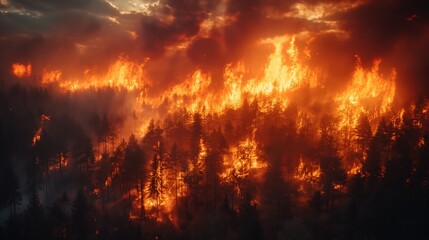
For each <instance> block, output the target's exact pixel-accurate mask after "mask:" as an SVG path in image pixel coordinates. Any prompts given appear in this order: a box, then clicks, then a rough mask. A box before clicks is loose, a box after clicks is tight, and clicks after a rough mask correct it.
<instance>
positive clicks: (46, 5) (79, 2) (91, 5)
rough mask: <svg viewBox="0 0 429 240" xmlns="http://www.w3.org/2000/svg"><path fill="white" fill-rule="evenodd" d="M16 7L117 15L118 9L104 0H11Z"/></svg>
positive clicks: (42, 10)
mask: <svg viewBox="0 0 429 240" xmlns="http://www.w3.org/2000/svg"><path fill="white" fill-rule="evenodd" d="M10 4H11V5H12V6H15V7H17V8H24V9H28V10H34V11H39V12H42V13H45V12H51V11H62V10H65V9H66V10H82V11H88V12H92V13H94V14H103V15H118V14H119V11H118V9H116V8H115V7H114V6H112V5H111V4H109V3H108V2H107V1H105V0H90V1H88V0H37V1H34V0H11V1H10Z"/></svg>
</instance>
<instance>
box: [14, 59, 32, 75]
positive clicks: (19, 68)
mask: <svg viewBox="0 0 429 240" xmlns="http://www.w3.org/2000/svg"><path fill="white" fill-rule="evenodd" d="M12 74H13V75H15V76H16V77H19V78H23V77H30V76H31V64H27V65H25V64H21V63H14V64H12Z"/></svg>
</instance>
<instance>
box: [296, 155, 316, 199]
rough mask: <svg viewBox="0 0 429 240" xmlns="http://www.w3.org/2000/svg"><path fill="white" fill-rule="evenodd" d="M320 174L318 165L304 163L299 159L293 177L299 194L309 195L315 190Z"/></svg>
mask: <svg viewBox="0 0 429 240" xmlns="http://www.w3.org/2000/svg"><path fill="white" fill-rule="evenodd" d="M320 174H321V171H320V166H319V165H318V164H315V163H311V162H309V161H305V160H304V159H303V158H302V157H301V158H300V159H299V165H298V168H297V169H296V171H295V176H294V178H295V180H296V181H297V183H298V186H299V188H298V191H299V192H301V193H311V192H312V191H313V190H314V189H315V188H317V185H318V182H319V178H320Z"/></svg>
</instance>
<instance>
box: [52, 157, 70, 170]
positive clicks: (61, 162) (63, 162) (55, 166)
mask: <svg viewBox="0 0 429 240" xmlns="http://www.w3.org/2000/svg"><path fill="white" fill-rule="evenodd" d="M68 165H69V159H68V158H66V157H65V156H64V153H60V158H59V161H58V162H56V163H55V164H53V165H51V166H49V171H54V170H59V169H60V168H64V167H67V166H68Z"/></svg>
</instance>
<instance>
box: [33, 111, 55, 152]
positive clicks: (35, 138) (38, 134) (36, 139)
mask: <svg viewBox="0 0 429 240" xmlns="http://www.w3.org/2000/svg"><path fill="white" fill-rule="evenodd" d="M49 120H51V117H50V116H48V115H44V114H42V116H41V117H40V125H39V127H38V128H37V130H36V133H35V134H34V136H33V141H32V145H33V146H35V145H36V143H37V142H39V141H40V138H41V135H42V131H43V125H44V123H45V122H46V121H49Z"/></svg>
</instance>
